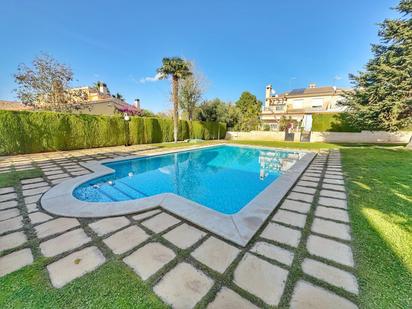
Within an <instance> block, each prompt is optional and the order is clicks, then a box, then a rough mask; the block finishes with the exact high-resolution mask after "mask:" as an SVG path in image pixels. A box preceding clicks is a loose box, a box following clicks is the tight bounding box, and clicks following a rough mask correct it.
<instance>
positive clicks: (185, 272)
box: [153, 263, 213, 308]
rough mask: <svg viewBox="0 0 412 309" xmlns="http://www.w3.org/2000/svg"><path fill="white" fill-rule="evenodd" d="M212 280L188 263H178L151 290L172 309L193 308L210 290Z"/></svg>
mask: <svg viewBox="0 0 412 309" xmlns="http://www.w3.org/2000/svg"><path fill="white" fill-rule="evenodd" d="M212 285H213V280H212V279H210V278H209V277H207V276H206V275H205V274H204V273H203V272H201V271H199V270H197V269H196V268H194V267H193V266H192V265H190V264H188V263H180V264H178V265H177V266H176V267H175V268H173V269H172V270H171V271H170V272H168V273H167V274H166V275H165V276H164V277H163V279H162V280H161V281H160V282H159V283H158V284H157V285H156V286H155V287H154V288H153V290H154V292H155V293H156V294H157V295H158V296H159V297H160V298H161V299H163V300H164V301H165V302H166V303H167V304H169V305H171V306H172V307H174V308H193V307H194V306H195V305H196V304H197V303H198V302H199V301H200V300H201V299H202V297H203V296H205V295H206V293H207V292H208V291H209V290H210V288H211V287H212Z"/></svg>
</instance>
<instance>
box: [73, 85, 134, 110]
mask: <svg viewBox="0 0 412 309" xmlns="http://www.w3.org/2000/svg"><path fill="white" fill-rule="evenodd" d="M71 90H72V91H76V92H80V93H81V97H82V99H83V100H84V101H81V102H80V103H81V106H83V105H84V108H80V109H79V110H77V111H75V112H76V113H81V114H90V115H108V116H111V115H115V114H116V113H119V112H120V113H124V112H128V113H129V114H137V113H139V112H140V101H139V100H138V99H136V100H135V101H134V103H133V105H131V104H128V103H126V102H125V101H123V99H121V98H116V97H114V96H112V95H111V94H110V91H109V89H108V87H107V85H106V84H105V83H102V82H98V83H97V85H96V87H79V88H72V89H71Z"/></svg>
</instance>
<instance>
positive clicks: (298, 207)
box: [280, 200, 311, 214]
mask: <svg viewBox="0 0 412 309" xmlns="http://www.w3.org/2000/svg"><path fill="white" fill-rule="evenodd" d="M310 206H311V205H310V204H309V203H305V202H300V201H294V200H285V201H284V202H283V204H282V205H281V206H280V208H282V209H287V210H293V211H297V212H300V213H304V214H306V213H308V212H309V210H310Z"/></svg>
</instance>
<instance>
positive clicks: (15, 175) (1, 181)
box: [0, 168, 43, 188]
mask: <svg viewBox="0 0 412 309" xmlns="http://www.w3.org/2000/svg"><path fill="white" fill-rule="evenodd" d="M42 175H43V173H42V171H41V170H40V169H39V168H33V169H30V170H26V171H11V172H8V173H2V174H0V188H1V187H13V186H15V185H16V184H17V183H19V182H20V180H22V179H26V178H36V177H41V176H42Z"/></svg>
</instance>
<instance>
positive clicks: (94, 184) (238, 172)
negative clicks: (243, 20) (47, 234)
mask: <svg viewBox="0 0 412 309" xmlns="http://www.w3.org/2000/svg"><path fill="white" fill-rule="evenodd" d="M315 156H316V154H315V153H311V152H302V151H286V150H279V149H271V148H262V147H252V146H246V145H245V146H241V147H239V146H234V145H225V144H223V145H218V146H216V145H213V146H210V145H209V146H200V147H199V146H196V148H194V149H193V148H192V149H189V150H188V149H179V150H158V151H157V152H155V153H150V154H141V155H133V156H129V157H123V158H121V159H119V158H117V159H107V160H102V161H91V162H85V163H81V164H82V165H83V166H85V167H86V168H88V169H89V170H91V171H93V173H91V174H87V175H82V176H78V177H75V178H71V179H68V180H66V181H63V182H61V183H60V184H58V185H56V186H54V187H53V188H51V189H50V190H49V191H47V192H46V193H45V194H43V196H42V197H41V200H40V203H41V206H42V208H43V209H44V210H46V211H48V212H49V213H52V214H54V215H58V216H65V217H75V218H105V217H112V216H122V215H128V214H135V213H139V212H145V211H148V210H152V209H155V208H159V207H160V208H162V209H163V210H166V211H167V212H169V213H172V214H175V215H176V216H178V217H179V218H182V219H184V220H187V221H189V222H191V223H193V224H195V225H197V226H199V227H202V228H204V229H206V230H209V231H211V232H212V233H214V234H215V235H218V236H220V237H222V238H225V239H227V240H229V241H231V242H233V243H236V244H238V245H240V246H245V245H246V244H247V243H248V242H249V241H250V239H252V237H253V235H255V234H256V232H257V231H258V230H259V228H260V227H261V226H262V225H263V224H264V222H266V220H267V219H268V217H269V216H270V215H271V214H272V213H273V210H274V209H275V208H276V207H278V205H280V203H281V201H282V199H283V198H284V197H285V195H286V194H287V193H288V191H289V190H290V189H291V188H292V186H293V185H294V183H295V182H296V181H297V180H298V178H299V176H300V175H301V174H302V173H303V171H304V170H305V169H306V168H307V166H308V165H309V163H310V162H311V161H312V160H313V158H314V157H315Z"/></svg>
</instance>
